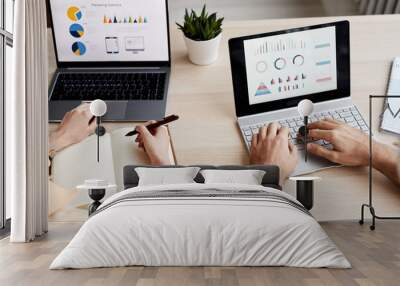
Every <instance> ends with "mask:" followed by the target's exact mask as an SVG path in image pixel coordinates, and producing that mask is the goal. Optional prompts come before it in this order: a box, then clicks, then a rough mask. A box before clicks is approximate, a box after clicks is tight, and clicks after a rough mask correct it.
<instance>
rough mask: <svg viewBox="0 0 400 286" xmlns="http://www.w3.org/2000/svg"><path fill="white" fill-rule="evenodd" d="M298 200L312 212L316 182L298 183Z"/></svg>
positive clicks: (305, 181)
mask: <svg viewBox="0 0 400 286" xmlns="http://www.w3.org/2000/svg"><path fill="white" fill-rule="evenodd" d="M296 198H297V200H298V201H299V202H301V203H302V205H303V206H304V207H305V208H306V209H307V210H311V209H312V208H313V206H314V181H313V180H304V181H297V182H296Z"/></svg>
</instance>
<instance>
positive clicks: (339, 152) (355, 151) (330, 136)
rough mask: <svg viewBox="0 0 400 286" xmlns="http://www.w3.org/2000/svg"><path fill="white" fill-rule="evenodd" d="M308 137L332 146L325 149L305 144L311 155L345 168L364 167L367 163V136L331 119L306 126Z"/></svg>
mask: <svg viewBox="0 0 400 286" xmlns="http://www.w3.org/2000/svg"><path fill="white" fill-rule="evenodd" d="M308 130H309V133H308V135H309V136H310V137H312V138H313V139H314V140H325V141H328V142H329V143H331V144H332V145H333V149H332V150H331V149H327V148H325V147H322V146H320V145H318V144H315V143H309V144H307V150H308V152H310V153H311V154H314V155H316V156H320V157H323V158H325V159H328V160H329V161H332V162H334V163H338V164H341V165H346V166H366V165H368V162H369V144H368V142H369V140H368V135H366V134H365V133H363V132H362V131H360V130H359V129H355V128H353V127H350V126H349V125H347V124H345V123H341V122H338V121H335V120H332V119H324V120H321V121H317V122H313V123H311V124H309V125H308Z"/></svg>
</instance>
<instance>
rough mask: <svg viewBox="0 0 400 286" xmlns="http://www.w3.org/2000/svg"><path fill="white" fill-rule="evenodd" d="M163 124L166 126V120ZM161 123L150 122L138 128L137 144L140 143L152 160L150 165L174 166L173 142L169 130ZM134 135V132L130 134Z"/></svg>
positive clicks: (136, 130)
mask: <svg viewBox="0 0 400 286" xmlns="http://www.w3.org/2000/svg"><path fill="white" fill-rule="evenodd" d="M174 118H176V119H177V118H178V117H177V116H176V117H174ZM171 119H172V118H171ZM176 119H175V120H176ZM167 121H169V120H167ZM172 121H173V120H172ZM162 122H164V124H165V122H166V121H165V119H164V120H162ZM169 122H171V121H169ZM160 123H161V121H159V122H157V121H149V122H147V123H146V124H144V125H138V126H136V129H135V130H134V131H135V133H136V134H137V137H136V140H135V142H137V143H138V145H139V147H140V148H143V149H144V150H145V152H146V154H147V155H148V157H149V159H150V163H151V164H152V165H154V166H161V165H171V164H174V162H173V160H172V159H171V157H170V154H171V150H170V148H171V141H170V137H169V133H168V129H167V128H166V127H165V126H163V125H162V123H161V124H160ZM155 126H158V127H155ZM132 133H133V131H131V132H129V133H128V134H132ZM129 136H132V135H129Z"/></svg>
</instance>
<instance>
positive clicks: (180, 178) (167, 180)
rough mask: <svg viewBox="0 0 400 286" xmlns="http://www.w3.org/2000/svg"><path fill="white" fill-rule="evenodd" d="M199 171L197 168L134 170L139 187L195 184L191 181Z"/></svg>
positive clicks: (139, 168) (142, 168) (140, 168)
mask: <svg viewBox="0 0 400 286" xmlns="http://www.w3.org/2000/svg"><path fill="white" fill-rule="evenodd" d="M199 170H200V168H199V167H184V168H144V167H138V168H135V171H136V173H137V174H138V176H139V184H138V185H139V186H149V185H168V184H169V185H170V184H188V183H195V181H194V180H193V179H194V178H195V177H196V175H197V173H198V172H199Z"/></svg>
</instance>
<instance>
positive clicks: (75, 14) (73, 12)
mask: <svg viewBox="0 0 400 286" xmlns="http://www.w3.org/2000/svg"><path fill="white" fill-rule="evenodd" d="M67 16H68V18H69V19H70V20H71V21H74V22H76V21H79V20H80V19H81V18H82V12H81V10H80V9H79V8H78V7H76V6H71V7H69V8H68V10H67Z"/></svg>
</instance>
